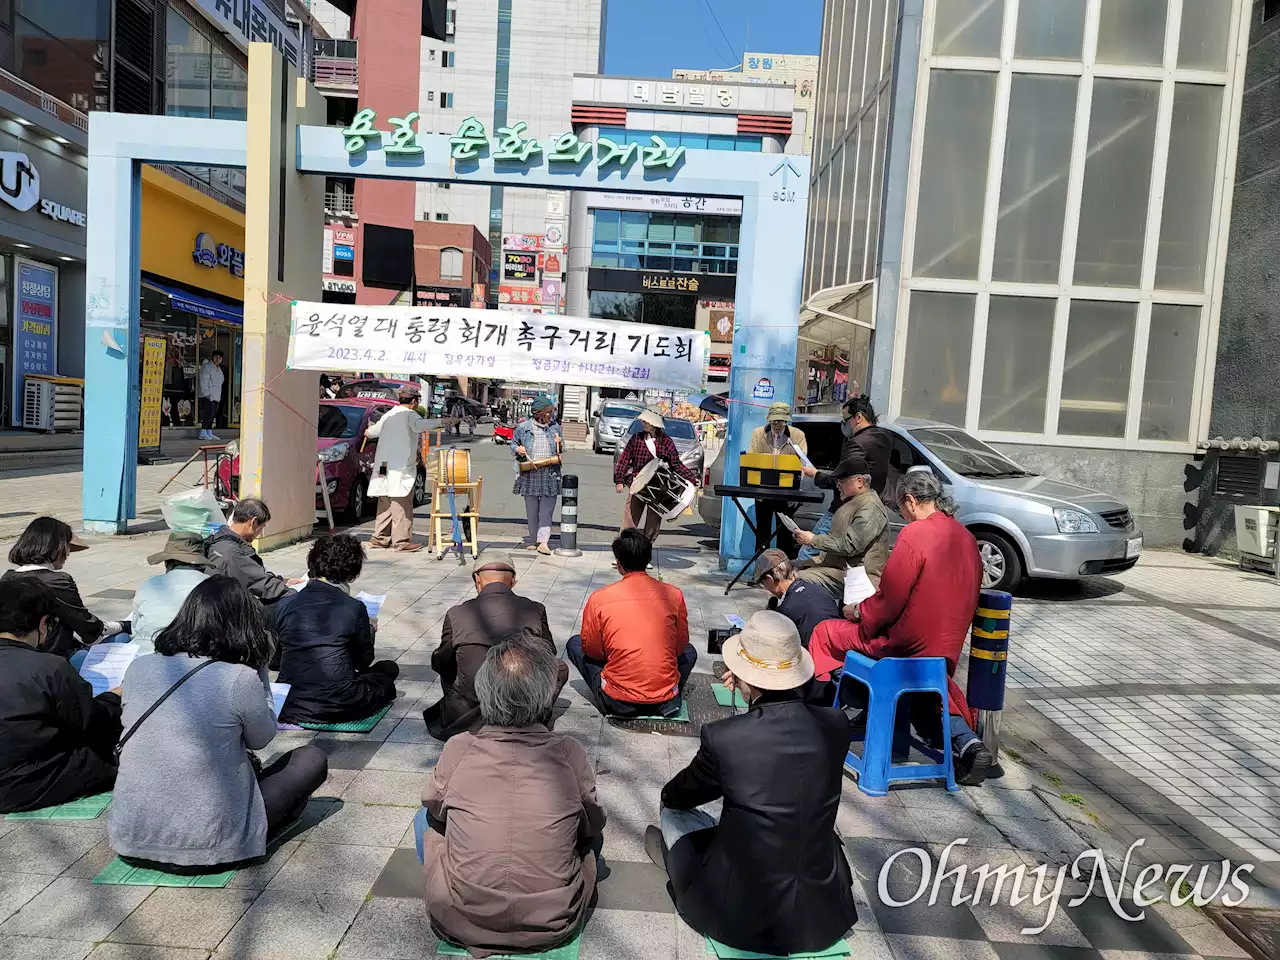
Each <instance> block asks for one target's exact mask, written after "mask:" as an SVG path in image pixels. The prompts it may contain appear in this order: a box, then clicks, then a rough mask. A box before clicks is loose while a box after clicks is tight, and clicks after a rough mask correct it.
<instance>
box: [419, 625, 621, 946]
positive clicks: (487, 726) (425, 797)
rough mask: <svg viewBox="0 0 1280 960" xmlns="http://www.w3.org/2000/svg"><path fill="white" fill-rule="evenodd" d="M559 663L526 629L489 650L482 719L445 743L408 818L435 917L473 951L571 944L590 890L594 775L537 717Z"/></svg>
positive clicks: (480, 685)
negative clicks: (419, 804) (417, 807)
mask: <svg viewBox="0 0 1280 960" xmlns="http://www.w3.org/2000/svg"><path fill="white" fill-rule="evenodd" d="M556 662H557V661H556V659H555V657H554V656H553V655H552V654H551V653H550V652H548V651H547V650H546V648H545V647H544V646H543V644H542V643H541V642H540V641H539V640H536V639H532V638H520V639H515V640H509V641H507V642H505V643H500V644H498V645H497V646H495V647H493V648H492V649H491V650H489V651H488V653H487V654H486V655H485V658H484V663H483V664H482V665H481V666H480V669H479V670H478V671H477V673H476V678H475V688H476V695H477V696H478V698H479V700H480V712H481V716H482V717H483V719H484V725H483V726H482V727H481V728H480V729H479V730H478V731H477V732H475V733H469V732H468V733H461V734H459V735H458V736H456V737H454V738H453V739H452V740H450V741H449V742H448V743H447V744H446V745H445V748H444V751H443V752H442V753H441V754H440V760H439V761H438V762H437V763H436V767H435V770H434V771H433V772H432V774H431V778H430V779H429V780H428V781H427V785H426V788H425V789H424V790H423V791H422V807H423V809H421V810H419V811H418V815H417V817H416V818H415V819H414V824H413V825H414V833H415V834H416V836H417V841H418V857H419V859H421V860H422V861H423V864H424V866H425V870H426V889H425V898H426V902H427V912H428V915H429V916H430V917H431V926H432V928H433V929H434V930H435V931H436V933H437V935H439V936H442V937H444V938H445V939H448V940H450V941H451V942H453V943H455V944H458V945H459V946H463V947H467V948H469V949H471V950H473V951H493V952H499V953H507V952H511V951H542V950H548V949H550V948H552V947H556V946H560V945H561V944H564V943H568V942H569V941H570V940H572V939H573V938H574V937H575V936H577V934H578V931H579V930H580V929H581V927H582V922H583V919H584V917H585V915H586V912H587V905H588V904H589V903H590V902H591V897H592V894H593V893H594V892H595V886H596V860H595V852H594V850H593V849H592V847H593V841H595V840H596V838H598V837H599V836H600V832H601V831H602V830H603V829H604V823H605V813H604V808H603V807H602V806H601V805H600V803H599V801H598V800H597V799H596V784H595V774H594V773H593V772H592V770H591V763H590V761H588V759H587V752H586V750H584V749H583V747H582V745H581V744H580V743H578V741H577V740H574V739H573V738H572V737H567V736H563V735H560V734H556V733H552V732H551V731H549V730H548V729H547V728H546V727H545V726H544V725H543V724H542V723H541V722H540V718H542V717H543V716H545V715H546V714H547V713H548V712H549V711H550V709H551V704H552V703H553V702H554V700H555V692H556V686H557V679H558V678H557V675H556V673H557V671H556ZM480 955H481V956H483V955H484V953H483V952H481V953H480Z"/></svg>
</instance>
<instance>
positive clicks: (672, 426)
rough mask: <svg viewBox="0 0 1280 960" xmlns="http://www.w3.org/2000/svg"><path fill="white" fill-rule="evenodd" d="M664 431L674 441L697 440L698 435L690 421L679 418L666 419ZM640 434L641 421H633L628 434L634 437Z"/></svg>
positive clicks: (663, 424)
mask: <svg viewBox="0 0 1280 960" xmlns="http://www.w3.org/2000/svg"><path fill="white" fill-rule="evenodd" d="M662 429H663V430H665V431H666V433H667V436H668V437H670V438H671V439H673V440H696V439H697V437H698V435H697V434H696V433H695V432H694V430H693V424H692V423H690V422H689V421H688V420H681V419H680V418H679V417H664V418H663V420H662ZM639 432H640V421H639V420H632V421H631V427H630V428H629V429H628V430H627V433H629V434H632V435H633V436H634V435H635V434H637V433H639Z"/></svg>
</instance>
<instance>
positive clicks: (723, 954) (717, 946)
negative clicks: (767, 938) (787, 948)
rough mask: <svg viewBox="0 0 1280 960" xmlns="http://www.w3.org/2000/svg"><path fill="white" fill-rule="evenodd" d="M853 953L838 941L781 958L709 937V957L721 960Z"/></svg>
mask: <svg viewBox="0 0 1280 960" xmlns="http://www.w3.org/2000/svg"><path fill="white" fill-rule="evenodd" d="M852 953H853V949H852V948H851V947H850V946H849V942H848V941H847V940H837V941H836V942H835V943H833V944H832V945H831V946H829V947H827V949H825V950H814V951H811V952H809V953H792V954H788V955H787V956H786V957H780V956H778V955H777V954H772V953H752V952H751V951H750V950H739V949H737V948H736V947H730V946H726V945H725V944H723V943H721V942H720V941H719V940H712V939H711V938H710V937H707V956H709V957H719V958H720V960H810V958H813V960H817V958H819V957H847V956H850V955H851V954H852Z"/></svg>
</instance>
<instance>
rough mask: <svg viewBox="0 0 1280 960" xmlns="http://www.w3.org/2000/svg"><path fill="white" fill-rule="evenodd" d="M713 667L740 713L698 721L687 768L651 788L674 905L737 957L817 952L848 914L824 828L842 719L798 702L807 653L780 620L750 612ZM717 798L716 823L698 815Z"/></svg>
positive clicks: (841, 745) (839, 757)
mask: <svg viewBox="0 0 1280 960" xmlns="http://www.w3.org/2000/svg"><path fill="white" fill-rule="evenodd" d="M724 661H725V666H726V668H727V669H728V672H727V673H726V674H725V676H724V681H725V685H726V686H728V687H729V688H730V689H735V688H736V689H737V690H738V691H739V692H740V693H741V694H742V696H743V698H744V699H745V700H746V701H747V702H748V703H749V704H750V706H749V707H748V709H747V712H746V713H744V714H739V715H737V716H733V717H729V718H728V719H726V720H720V721H717V722H716V723H711V724H707V725H706V726H704V727H703V728H702V743H701V744H700V746H699V748H698V753H697V756H695V757H694V758H693V762H692V763H690V764H689V766H688V767H686V768H685V769H684V770H682V771H680V772H679V773H678V774H676V775H675V776H674V777H672V778H671V781H670V782H669V783H668V784H667V785H666V786H665V787H663V788H662V811H661V818H660V823H661V831H662V847H663V850H664V851H665V862H666V867H667V872H668V875H669V876H670V878H671V888H672V891H673V893H674V896H675V902H676V910H677V911H679V913H680V916H681V917H683V918H684V919H685V922H686V923H688V924H689V926H691V927H693V929H694V930H696V931H697V932H698V933H701V934H703V935H704V936H708V937H711V938H712V939H713V940H718V941H720V942H721V943H724V944H727V945H728V946H730V947H734V948H735V949H738V950H749V951H752V952H755V953H765V954H770V955H776V956H787V955H789V954H794V953H811V952H816V951H820V950H825V949H826V948H827V947H830V946H831V945H832V944H833V943H835V942H836V941H837V940H839V939H840V938H841V937H843V936H845V935H846V934H847V933H848V932H849V928H850V927H852V926H853V924H854V923H855V922H856V921H857V919H858V912H857V909H856V908H855V906H854V901H853V889H852V887H853V876H852V874H851V872H850V870H849V863H848V861H847V860H846V859H845V856H844V850H843V848H842V847H841V844H840V838H839V837H838V836H836V832H835V823H836V810H837V809H838V807H839V804H840V790H841V787H842V786H843V779H842V771H843V766H844V757H845V754H846V752H847V751H848V749H849V740H850V730H849V721H848V719H847V718H846V717H845V715H844V714H843V713H842V712H840V711H839V710H836V709H834V708H831V707H823V706H817V705H814V704H809V703H806V702H804V700H803V699H802V698H801V692H800V688H801V687H803V686H804V685H805V684H806V683H807V682H808V681H809V680H810V679H811V678H812V677H813V658H812V657H810V656H809V652H808V651H807V650H805V649H804V648H803V647H801V646H800V635H799V633H798V632H797V630H796V626H795V624H794V623H792V622H791V620H789V619H788V618H787V617H785V616H783V615H782V614H780V613H777V612H775V611H772V610H764V611H761V612H760V613H756V614H754V615H752V617H751V619H750V620H748V621H747V625H746V627H745V628H744V629H743V631H742V633H740V634H739V635H737V636H735V637H730V638H729V639H728V641H726V642H725V645H724ZM720 798H723V799H724V810H723V812H722V813H721V815H720V817H719V819H718V820H717V818H716V817H715V816H714V815H713V814H712V813H710V812H708V811H706V810H703V809H700V807H701V805H703V804H708V803H710V802H712V801H713V800H717V799H720Z"/></svg>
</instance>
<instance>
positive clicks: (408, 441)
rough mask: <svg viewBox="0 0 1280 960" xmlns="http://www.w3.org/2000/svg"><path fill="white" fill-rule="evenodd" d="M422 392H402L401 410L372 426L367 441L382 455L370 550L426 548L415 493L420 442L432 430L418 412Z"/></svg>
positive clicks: (374, 486) (373, 489) (409, 388)
mask: <svg viewBox="0 0 1280 960" xmlns="http://www.w3.org/2000/svg"><path fill="white" fill-rule="evenodd" d="M421 396H422V394H421V392H420V391H419V390H418V388H417V387H416V386H414V385H413V384H405V385H404V386H403V387H401V388H400V390H399V392H398V394H397V398H398V400H399V401H400V402H399V405H398V406H395V407H392V408H391V409H390V410H388V411H387V412H386V413H384V414H383V415H382V417H381V418H380V419H378V420H377V421H375V422H374V423H371V424H369V426H368V428H367V429H366V430H365V434H364V435H365V438H366V439H368V440H376V441H378V453H377V457H376V458H375V462H376V466H375V468H374V472H373V479H372V480H370V481H369V493H370V494H371V495H372V496H375V497H377V498H378V515H377V518H376V519H375V520H374V523H373V537H372V538H370V540H369V546H371V547H373V548H374V549H378V550H383V549H386V548H388V547H394V548H395V549H396V550H399V551H400V552H401V553H414V552H415V551H418V550H421V549H422V544H420V543H415V542H414V540H413V489H414V485H415V484H416V483H417V482H418V446H419V443H418V439H419V436H420V435H421V434H422V432H423V431H424V430H427V429H429V428H430V426H431V421H429V420H427V419H426V418H425V417H424V416H422V414H420V413H419V412H418V409H417V408H418V402H419V400H420V399H421Z"/></svg>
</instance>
